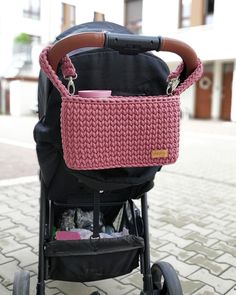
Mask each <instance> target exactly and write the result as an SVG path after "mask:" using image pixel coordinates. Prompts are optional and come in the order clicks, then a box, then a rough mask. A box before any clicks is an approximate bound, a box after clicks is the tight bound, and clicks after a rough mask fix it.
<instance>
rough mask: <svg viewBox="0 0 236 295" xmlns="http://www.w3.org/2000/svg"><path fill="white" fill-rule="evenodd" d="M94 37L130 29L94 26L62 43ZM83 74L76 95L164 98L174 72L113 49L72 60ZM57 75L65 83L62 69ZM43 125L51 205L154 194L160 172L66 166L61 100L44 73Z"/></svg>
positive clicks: (39, 133)
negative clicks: (103, 195) (98, 196)
mask: <svg viewBox="0 0 236 295" xmlns="http://www.w3.org/2000/svg"><path fill="white" fill-rule="evenodd" d="M89 31H110V32H116V33H126V34H127V33H130V32H129V31H128V30H127V29H126V28H124V27H122V26H119V25H116V24H113V23H109V22H92V23H86V24H82V25H78V26H75V27H73V28H71V29H69V30H67V31H65V32H64V33H62V34H61V35H59V36H58V37H57V40H59V39H61V38H64V37H65V36H68V35H70V34H77V33H80V32H89ZM70 57H71V59H72V62H73V64H74V66H75V68H76V71H77V73H78V78H77V79H76V80H75V85H76V91H78V90H86V89H94V90H97V89H102V90H105V89H109V90H112V94H113V95H160V94H165V92H166V87H167V77H168V74H169V69H168V67H167V65H166V64H165V63H164V62H163V61H162V60H161V59H159V58H157V57H156V56H154V55H153V54H151V53H141V54H137V55H127V54H120V53H119V52H116V51H114V50H111V49H104V48H99V49H97V48H89V49H88V48H85V49H84V48H83V49H80V50H76V51H73V52H72V53H71V54H70ZM58 75H59V77H60V78H61V80H62V82H63V83H65V85H66V83H67V82H68V81H67V80H64V79H63V77H62V74H61V72H60V69H59V70H58ZM38 106H39V118H40V120H39V122H38V124H37V125H36V126H35V129H34V138H35V141H36V144H37V145H36V146H37V155H38V161H39V165H40V170H41V176H42V178H43V180H44V182H45V184H46V185H47V186H48V187H50V189H49V198H50V199H52V200H64V199H65V198H66V199H68V196H69V197H71V198H72V199H73V198H76V196H77V195H78V193H79V192H81V190H82V191H83V192H84V196H86V194H90V193H91V192H92V191H93V190H104V191H105V192H107V194H108V195H109V194H110V192H114V193H115V195H116V196H117V198H118V199H119V197H120V196H124V195H130V197H131V198H135V197H138V196H139V195H141V194H143V193H144V192H147V191H148V190H150V189H151V188H152V186H153V179H154V177H155V174H156V172H157V171H159V170H160V169H161V167H159V166H158V167H145V168H142V167H141V168H129V167H127V168H116V169H104V170H87V171H73V170H70V169H68V168H67V167H66V165H65V163H64V160H63V151H62V146H61V134H60V106H61V98H60V95H59V93H58V91H57V89H55V88H54V87H53V86H52V84H51V82H50V81H49V80H48V79H47V77H46V76H45V75H44V73H42V72H41V73H40V77H39V87H38Z"/></svg>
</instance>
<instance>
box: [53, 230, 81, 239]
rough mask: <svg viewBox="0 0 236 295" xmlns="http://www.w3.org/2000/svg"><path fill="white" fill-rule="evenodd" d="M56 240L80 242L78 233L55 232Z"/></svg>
mask: <svg viewBox="0 0 236 295" xmlns="http://www.w3.org/2000/svg"><path fill="white" fill-rule="evenodd" d="M56 240H81V237H80V233H79V232H73V231H57V232H56Z"/></svg>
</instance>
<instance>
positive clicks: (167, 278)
mask: <svg viewBox="0 0 236 295" xmlns="http://www.w3.org/2000/svg"><path fill="white" fill-rule="evenodd" d="M151 273H152V281H153V291H154V292H155V293H156V294H160V295H183V291H182V287H181V284H180V280H179V278H178V275H177V273H176V271H175V270H174V268H173V266H172V265H171V264H169V263H168V262H165V261H159V262H156V263H154V264H153V265H152V267H151ZM155 293H154V294H155Z"/></svg>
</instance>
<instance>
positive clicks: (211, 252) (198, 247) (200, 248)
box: [185, 242, 223, 259]
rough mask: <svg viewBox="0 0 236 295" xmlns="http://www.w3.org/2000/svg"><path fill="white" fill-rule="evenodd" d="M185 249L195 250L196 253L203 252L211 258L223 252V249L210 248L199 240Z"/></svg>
mask: <svg viewBox="0 0 236 295" xmlns="http://www.w3.org/2000/svg"><path fill="white" fill-rule="evenodd" d="M185 250H189V251H195V252H196V253H200V254H203V255H204V256H206V257H208V258H209V259H215V258H216V257H218V256H220V255H222V254H223V251H220V250H221V249H218V248H217V250H216V249H215V248H214V249H213V248H208V247H206V246H203V245H202V244H200V243H198V242H196V243H193V244H191V245H189V246H187V247H185Z"/></svg>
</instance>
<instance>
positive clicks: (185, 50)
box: [160, 38, 198, 76]
mask: <svg viewBox="0 0 236 295" xmlns="http://www.w3.org/2000/svg"><path fill="white" fill-rule="evenodd" d="M160 51H168V52H172V53H176V54H178V55H179V56H180V57H181V58H182V60H183V62H184V64H185V68H186V75H187V76H189V75H190V74H191V73H192V72H193V71H194V70H195V69H196V68H197V66H198V57H197V54H196V52H195V51H194V50H193V49H192V48H191V47H190V46H189V45H188V44H186V43H184V42H182V41H180V40H176V39H171V38H162V42H161V46H160Z"/></svg>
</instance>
